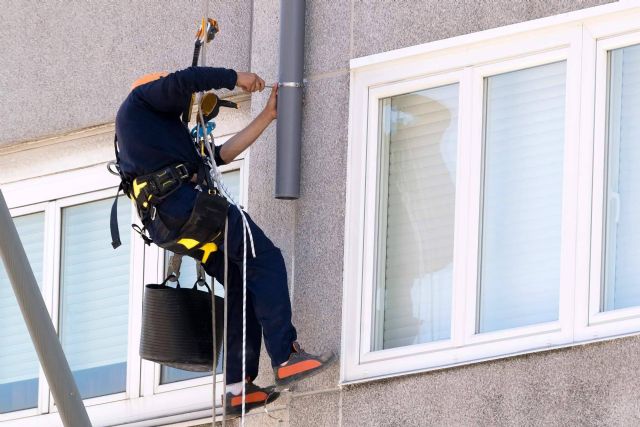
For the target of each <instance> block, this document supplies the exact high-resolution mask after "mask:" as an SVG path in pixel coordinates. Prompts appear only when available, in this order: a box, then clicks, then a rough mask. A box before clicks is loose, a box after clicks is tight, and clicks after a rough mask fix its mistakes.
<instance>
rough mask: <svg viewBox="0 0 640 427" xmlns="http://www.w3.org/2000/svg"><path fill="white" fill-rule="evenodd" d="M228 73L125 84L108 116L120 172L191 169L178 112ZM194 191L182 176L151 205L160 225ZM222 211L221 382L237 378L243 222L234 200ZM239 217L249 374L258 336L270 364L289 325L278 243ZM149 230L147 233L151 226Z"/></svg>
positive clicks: (177, 224)
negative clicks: (224, 340) (225, 310)
mask: <svg viewBox="0 0 640 427" xmlns="http://www.w3.org/2000/svg"><path fill="white" fill-rule="evenodd" d="M236 80H237V75H236V72H235V71H233V70H229V69H225V68H212V67H190V68H187V69H185V70H181V71H177V72H175V73H172V74H169V75H168V76H166V77H163V78H161V79H159V80H155V81H153V82H150V83H146V84H144V85H142V86H138V87H137V88H135V89H134V90H133V91H131V93H130V94H129V96H127V98H126V99H125V100H124V102H123V103H122V106H121V107H120V109H119V110H118V114H117V116H116V135H117V138H118V148H119V153H120V168H121V170H122V171H123V172H124V173H125V174H126V175H127V176H130V177H137V176H141V175H146V174H149V173H152V172H155V171H157V170H159V169H162V168H164V167H166V166H169V165H174V164H176V163H185V164H188V165H190V166H191V168H190V169H191V170H193V171H197V170H198V166H199V164H200V162H201V160H200V158H199V155H198V153H197V151H196V149H195V148H194V146H193V142H192V140H191V136H190V135H189V130H188V128H187V127H186V126H185V125H184V124H183V123H182V121H181V119H180V115H181V113H182V112H183V111H184V110H185V109H186V108H187V106H188V105H189V102H190V98H191V95H192V94H193V93H195V92H199V91H204V90H210V89H220V88H227V89H233V88H234V87H235V85H236ZM215 161H216V164H221V163H223V162H222V159H221V158H220V155H219V149H216V153H215ZM197 192H198V190H197V189H196V187H195V184H191V183H185V184H183V185H182V186H181V187H180V188H179V189H178V190H177V191H176V192H175V193H173V194H171V195H170V196H169V197H167V199H165V200H163V201H162V202H161V203H160V204H159V205H158V206H157V212H158V215H159V216H160V217H161V218H162V220H163V222H164V223H165V224H166V225H167V226H168V227H170V228H173V229H175V230H179V229H180V228H181V227H182V225H183V224H184V223H185V222H186V221H187V219H188V218H189V215H190V213H191V210H192V209H193V206H194V203H195V199H196V195H197ZM227 216H228V223H229V226H228V239H227V252H228V258H229V274H228V285H227V289H226V290H225V294H226V297H227V298H228V301H227V303H228V307H229V314H228V315H229V317H228V331H227V334H228V345H229V350H228V354H227V383H236V382H240V381H241V380H242V262H243V236H242V234H243V228H242V218H241V216H240V213H239V211H238V209H237V208H236V207H234V206H231V207H230V208H229V212H228V215H227ZM247 220H248V222H249V225H250V227H251V232H252V234H253V239H254V244H255V251H256V257H255V258H254V257H252V256H251V250H250V248H248V250H247V254H248V257H247V341H246V374H247V376H248V377H250V379H254V378H255V377H256V376H257V375H258V362H259V358H260V346H261V341H262V339H261V338H262V335H264V340H265V347H266V349H267V352H268V353H269V356H270V358H271V362H272V365H273V366H277V365H279V364H281V363H283V362H285V361H287V360H288V359H289V355H290V353H291V344H292V343H293V341H295V340H296V330H295V328H294V327H293V324H292V323H291V303H290V300H289V291H288V287H287V272H286V268H285V265H284V260H283V258H282V254H281V252H280V249H278V248H277V247H276V246H275V245H274V244H273V243H272V242H271V240H269V238H268V237H267V236H266V235H265V234H264V232H263V231H262V230H261V229H260V227H258V226H257V225H256V224H255V223H254V222H253V221H252V220H251V218H250V217H249V216H248V215H247ZM149 234H150V236H151V238H152V239H153V238H154V235H153V234H154V230H153V227H151V228H150V229H149ZM247 244H249V238H248V236H247ZM220 249H221V250H219V251H218V252H214V253H213V254H212V255H211V256H210V257H209V259H208V260H207V263H206V264H205V265H204V268H205V270H206V271H207V273H208V274H209V275H211V276H213V277H215V278H216V279H217V280H218V281H219V282H220V283H224V279H223V278H224V254H223V252H222V247H221V248H220Z"/></svg>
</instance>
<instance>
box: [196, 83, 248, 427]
mask: <svg viewBox="0 0 640 427" xmlns="http://www.w3.org/2000/svg"><path fill="white" fill-rule="evenodd" d="M201 102H202V93H198V96H197V103H198V119H197V120H196V140H198V139H199V138H200V130H202V135H203V142H204V147H205V148H206V150H207V154H208V156H207V160H206V161H207V163H208V166H209V171H210V174H211V179H212V180H213V182H215V184H216V186H217V187H218V190H219V191H220V192H221V193H222V194H223V195H225V196H226V197H227V198H228V199H229V200H230V201H231V204H232V205H233V206H234V207H235V208H236V209H238V212H240V217H241V218H242V412H241V423H240V425H241V426H243V427H244V421H245V409H246V406H245V401H246V392H247V390H246V364H247V363H246V362H247V360H246V359H247V234H249V242H250V244H251V255H252V256H253V258H255V257H256V249H255V244H254V241H253V233H252V232H251V227H250V226H249V221H248V220H247V217H246V215H245V213H244V211H243V210H242V207H241V206H240V205H239V204H238V202H237V201H236V200H235V199H234V197H233V195H232V194H231V192H230V191H229V189H228V188H227V187H226V186H225V185H224V182H223V180H222V173H221V172H220V170H219V169H218V166H217V165H216V162H215V152H214V150H213V147H212V145H213V140H212V138H211V137H210V136H209V135H208V134H207V125H206V123H205V121H204V116H203V114H202V109H201V108H200V107H201ZM225 245H226V239H225ZM226 257H227V252H226V250H225V258H226ZM225 285H226V284H225ZM225 297H226V288H225ZM225 334H226V331H225ZM214 369H215V368H214ZM214 383H215V380H214ZM213 387H214V393H215V384H214V386H213ZM224 393H225V395H226V390H224ZM214 408H215V395H214ZM223 412H224V410H223ZM214 417H215V411H214Z"/></svg>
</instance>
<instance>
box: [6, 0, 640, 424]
mask: <svg viewBox="0 0 640 427" xmlns="http://www.w3.org/2000/svg"><path fill="white" fill-rule="evenodd" d="M306 8H307V12H306V33H305V64H304V65H305V72H304V76H305V87H304V101H303V123H302V129H303V131H302V160H301V197H300V198H299V199H298V200H295V201H284V200H276V199H274V197H273V193H274V178H275V147H276V132H275V125H272V126H271V127H269V128H268V129H267V131H266V132H265V133H264V134H263V136H262V137H261V138H260V139H259V140H258V141H257V142H256V143H255V144H254V145H253V146H252V147H251V149H250V150H249V151H248V152H247V153H244V154H243V155H242V156H240V158H239V159H237V160H236V161H235V162H233V163H232V164H230V165H228V166H225V168H224V169H223V172H224V174H225V181H226V183H227V184H228V186H229V187H230V189H231V190H232V192H233V193H234V194H235V195H236V196H237V198H238V199H239V200H240V201H241V202H242V203H243V204H244V205H245V206H246V208H247V210H248V212H250V214H251V215H252V217H253V218H254V220H256V222H257V223H258V224H260V225H261V226H262V227H263V228H264V229H265V231H266V232H267V234H268V235H269V236H270V237H271V238H272V240H274V242H275V243H276V244H277V245H278V246H279V247H280V248H281V249H282V251H283V255H284V257H285V262H286V264H287V270H288V273H289V286H290V295H291V299H292V304H293V313H294V324H295V325H296V327H297V328H298V333H299V340H300V342H301V344H302V345H303V347H305V348H306V349H308V350H309V351H312V352H314V351H321V350H325V349H331V350H333V351H335V352H336V353H337V354H338V355H339V363H337V364H335V365H334V366H333V367H332V368H331V369H328V370H327V371H325V372H323V373H322V374H320V375H318V376H316V377H313V378H312V379H309V380H307V381H305V382H303V383H300V384H299V385H296V387H295V388H294V389H293V390H291V392H288V393H284V394H283V395H282V397H281V398H280V399H278V400H277V401H276V402H274V403H273V404H272V405H270V407H269V408H270V409H269V413H268V414H266V413H264V412H261V411H254V412H252V413H250V415H249V416H248V417H247V425H260V426H262V425H265V426H269V425H282V424H285V425H286V424H288V425H292V426H307V425H308V426H324V425H326V426H337V425H340V426H342V425H344V426H361V425H362V426H365V425H376V426H378V425H380V426H387V425H389V426H393V425H403V426H404V425H415V426H426V425H433V426H441V425H446V426H472V425H473V426H475V425H560V424H565V425H637V424H638V423H640V408H639V407H638V403H637V398H636V393H635V389H636V387H635V385H636V384H637V383H638V381H639V380H640V374H639V372H640V370H638V369H637V360H638V357H637V353H638V351H639V350H640V340H639V339H638V336H637V335H638V332H640V283H638V279H637V277H640V275H638V274H635V273H640V272H637V271H636V269H640V267H638V263H637V262H635V256H634V255H635V254H636V253H637V248H638V247H637V243H636V242H637V241H638V239H637V238H636V237H638V236H636V234H640V229H639V228H638V226H637V225H636V221H635V217H636V215H635V213H636V206H637V205H638V204H637V203H636V200H635V199H636V198H637V197H640V188H636V186H637V184H636V183H637V182H640V180H638V179H635V178H634V177H635V174H636V173H637V172H636V171H637V170H638V168H637V167H634V165H636V164H638V163H636V162H640V150H637V149H636V145H637V144H635V140H636V139H637V138H636V136H637V135H638V132H639V131H638V127H637V124H636V122H637V120H634V119H635V118H636V117H637V116H638V114H640V102H638V101H637V98H638V96H637V95H638V91H640V2H639V1H636V0H634V1H619V2H608V1H597V0H588V1H587V0H584V1H563V0H552V1H551V0H549V1H537V0H535V1H534V0H531V1H503V0H492V1H432V0H414V1H391V0H385V1H356V0H351V1H349V0H337V1H317V0H307V1H306ZM205 10H206V11H208V14H209V16H211V17H214V18H216V19H217V20H218V21H219V23H220V28H221V32H220V34H219V35H218V36H217V37H216V39H215V40H214V41H213V42H212V43H211V44H209V45H208V46H207V48H206V52H205V55H206V63H207V64H208V65H214V66H224V67H228V68H234V69H237V70H241V71H246V70H250V71H253V72H256V73H258V74H259V75H261V76H262V77H263V78H264V79H265V80H266V81H267V82H275V81H277V79H278V55H279V51H278V47H279V34H278V33H279V16H280V9H279V2H278V1H276V0H259V1H250V0H240V1H235V2H225V1H209V2H202V1H198V2H196V1H194V2H190V3H188V4H186V5H185V4H182V3H181V4H177V3H176V4H173V3H171V4H162V5H159V4H158V3H157V2H151V1H142V0H140V1H134V2H131V3H125V2H122V3H102V2H82V3H78V4H74V5H73V6H71V5H67V4H62V3H58V2H44V3H36V2H34V3H31V2H28V3H18V2H15V3H11V4H9V5H8V6H7V9H6V10H5V13H4V16H5V17H6V18H7V19H6V20H5V21H6V23H5V25H3V26H2V27H1V28H0V39H1V40H2V42H3V43H2V44H0V53H1V57H2V58H3V65H4V66H3V67H2V68H1V69H0V93H2V94H3V95H4V97H3V100H4V101H5V102H3V103H2V104H0V109H1V110H2V111H3V113H4V114H3V116H4V117H5V120H4V121H3V123H2V132H1V135H0V144H1V145H0V154H1V155H0V189H1V190H2V192H3V194H4V196H5V198H6V200H7V202H8V204H9V207H10V208H11V212H12V214H13V216H14V217H15V218H16V225H17V227H18V230H19V232H20V234H21V238H22V239H23V244H24V246H25V248H26V249H27V250H28V253H29V256H30V260H31V263H32V266H33V268H34V272H35V274H36V277H37V279H38V282H39V285H40V287H41V289H42V291H43V295H44V298H45V301H46V303H47V306H48V308H49V310H50V312H51V314H52V318H53V319H55V321H54V325H56V327H57V329H58V331H59V333H60V337H61V341H62V344H63V348H64V349H65V352H66V354H67V357H68V359H69V362H70V364H71V367H72V370H73V371H74V373H75V375H76V380H77V382H78V385H79V387H80V390H81V393H82V394H83V397H85V398H86V400H85V402H86V405H87V408H88V411H89V415H90V417H91V419H92V421H93V422H94V425H105V426H106V425H131V426H158V425H173V426H194V425H201V424H207V423H210V422H211V420H210V414H211V406H212V404H211V402H212V391H211V389H212V383H211V382H212V377H211V376H204V377H202V376H198V375H191V374H187V373H185V372H181V371H177V370H173V369H168V368H165V367H161V366H159V365H156V364H153V363H151V362H148V361H144V360H141V359H140V357H139V355H138V345H139V341H140V327H141V302H142V295H143V288H144V284H145V283H159V282H160V281H161V280H162V277H163V275H164V264H165V258H166V255H165V254H164V253H163V252H162V251H160V250H159V249H158V248H157V247H154V246H152V247H148V246H145V245H144V244H143V242H142V241H141V239H139V238H138V237H137V235H135V233H122V234H123V247H122V248H119V249H118V250H117V251H115V252H114V251H113V250H112V249H111V246H110V245H109V242H110V240H109V238H110V237H109V233H108V224H109V222H108V214H109V209H110V206H111V201H112V199H113V196H115V193H116V187H117V184H118V182H117V179H116V178H115V177H113V176H112V175H109V174H108V172H107V170H106V167H105V166H106V163H107V162H108V161H110V160H113V157H114V154H113V120H114V117H115V112H116V111H117V108H118V106H119V104H120V102H121V101H122V99H123V98H124V97H125V96H126V94H127V92H128V90H129V85H130V83H131V82H132V81H133V80H135V79H136V78H137V77H138V76H139V75H141V74H144V73H147V72H151V71H157V70H175V69H179V68H183V67H186V66H187V65H189V64H190V61H191V54H192V52H191V49H192V43H193V34H194V32H195V29H196V28H195V27H196V22H198V21H199V19H200V18H201V17H202V14H203V13H204V11H205ZM25 52H26V55H25ZM221 96H223V97H225V98H228V99H231V100H234V101H235V102H237V103H238V104H239V106H240V108H239V109H238V110H235V111H230V110H226V111H223V113H221V115H220V116H219V117H218V118H217V119H216V123H217V127H216V130H215V135H216V137H217V142H218V143H222V142H224V141H225V140H226V139H228V138H230V137H231V136H232V135H233V134H234V133H236V132H237V131H239V130H240V129H242V128H243V127H244V126H245V125H247V124H248V123H249V122H250V120H251V118H252V117H254V116H255V115H256V114H257V113H258V112H259V111H260V110H261V108H262V106H263V105H264V103H265V102H266V99H267V97H268V93H267V91H265V92H263V93H257V94H253V95H247V94H243V93H241V92H238V91H233V92H228V91H222V92H221ZM119 216H120V218H121V221H120V223H121V227H122V224H125V223H126V221H127V220H128V219H129V218H133V213H132V211H131V208H130V204H128V203H121V204H120V208H119ZM122 229H123V230H124V229H125V227H122ZM129 234H130V235H129ZM183 272H184V276H183V282H189V281H193V280H194V274H195V273H194V272H193V266H192V265H190V264H188V263H185V265H184V266H183ZM2 273H3V276H1V283H2V287H1V288H0V318H2V322H3V325H5V327H4V328H3V331H0V343H3V345H2V348H3V349H2V351H1V352H0V362H1V363H0V423H3V424H6V425H15V426H43V425H47V426H48V425H52V426H55V425H61V423H60V420H59V416H58V414H57V413H56V409H55V405H54V403H53V402H52V399H51V397H50V392H49V388H48V385H47V384H46V380H45V378H44V375H43V373H42V370H41V369H40V368H39V365H38V361H37V358H36V356H35V353H34V351H33V348H32V347H31V344H30V340H29V336H28V334H27V333H26V328H25V327H24V324H23V321H22V319H21V317H20V313H19V310H18V308H17V306H16V304H15V300H14V299H13V295H12V291H11V288H10V286H8V282H7V278H6V275H5V274H4V271H3V272H2ZM216 289H217V292H222V289H221V287H219V286H217V287H216ZM262 362H263V363H262V368H261V374H260V376H259V377H258V380H257V382H258V383H259V384H262V385H267V384H271V383H272V381H273V374H272V371H271V368H270V364H269V360H268V358H267V357H266V356H264V357H263V359H262ZM218 379H219V380H221V378H220V376H218ZM234 423H236V422H234Z"/></svg>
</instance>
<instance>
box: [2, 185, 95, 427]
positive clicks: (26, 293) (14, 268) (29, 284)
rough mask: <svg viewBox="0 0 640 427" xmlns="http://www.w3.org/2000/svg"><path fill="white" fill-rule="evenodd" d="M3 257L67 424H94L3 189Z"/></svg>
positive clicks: (71, 425)
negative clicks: (83, 400) (64, 351)
mask: <svg viewBox="0 0 640 427" xmlns="http://www.w3.org/2000/svg"><path fill="white" fill-rule="evenodd" d="M0 257H2V261H3V262H4V267H5V269H6V270H7V275H8V276H9V281H10V282H11V286H12V287H13V291H14V292H15V294H16V299H17V300H18V305H19V306H20V311H21V312H22V317H24V320H25V323H26V324H27V329H28V330H29V335H31V340H32V341H33V346H34V347H35V349H36V353H38V359H40V364H41V365H42V369H43V370H44V374H45V376H46V377H47V381H48V382H49V385H50V387H51V393H52V394H53V400H54V401H55V402H56V406H57V407H58V410H59V411H60V418H61V419H62V423H63V424H64V425H65V426H67V427H79V426H82V427H91V422H90V421H89V416H88V415H87V410H86V409H85V407H84V405H83V403H82V398H81V397H80V393H79V392H78V387H77V386H76V383H75V381H74V380H73V375H72V374H71V369H70V368H69V364H68V363H67V359H66V358H65V356H64V353H63V351H62V345H60V341H59V340H58V335H57V334H56V331H55V329H54V328H53V323H52V322H51V318H50V317H49V312H48V311H47V307H46V306H45V304H44V299H42V294H41V293H40V289H38V283H37V282H36V278H35V276H34V275H33V270H32V269H31V266H30V265H29V260H28V259H27V254H26V253H25V251H24V247H23V246H22V243H21V242H20V237H19V236H18V231H17V230H16V227H15V224H14V223H13V219H12V218H11V214H10V213H9V209H8V208H7V203H6V202H5V200H4V196H3V195H2V191H0Z"/></svg>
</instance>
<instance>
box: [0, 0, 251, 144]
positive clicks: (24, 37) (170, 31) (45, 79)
mask: <svg viewBox="0 0 640 427" xmlns="http://www.w3.org/2000/svg"><path fill="white" fill-rule="evenodd" d="M251 4H252V2H251V0H234V1H232V2H229V1H224V0H210V1H209V3H208V10H209V15H210V16H212V17H215V18H217V19H218V21H219V24H220V29H221V31H220V34H219V36H218V37H217V38H216V40H214V41H213V42H212V44H209V49H208V51H207V64H210V65H216V66H225V67H229V68H235V69H241V70H245V69H247V68H248V67H249V52H250V46H251V38H250V28H251ZM204 5H205V3H204V2H203V1H202V0H191V1H180V2H178V1H173V2H164V1H163V2H159V1H154V0H132V1H113V0H111V1H101V0H90V1H76V2H73V3H69V2H65V1H61V0H48V1H37V0H8V1H3V2H2V25H0V41H1V43H0V58H2V60H1V63H2V66H1V67H0V99H1V100H2V102H0V116H2V117H3V118H4V120H3V123H2V125H1V126H0V129H2V132H0V144H3V143H5V144H6V143H11V142H17V141H24V140H29V139H34V138H36V137H40V136H43V135H51V134H56V133H60V132H66V131H70V130H74V129H79V128H84V127H89V126H93V125H97V124H101V123H107V122H111V121H113V119H114V117H115V112H116V110H117V107H118V106H119V104H120V102H121V101H122V99H123V97H124V95H126V93H127V92H128V90H129V86H130V84H131V82H132V81H133V80H135V79H136V78H137V77H138V76H139V75H141V74H144V73H147V72H152V71H158V70H169V71H171V70H175V69H178V68H184V67H186V66H189V65H191V58H192V55H193V41H194V35H195V31H196V27H197V25H196V22H198V21H199V19H200V18H201V16H202V11H203V9H204Z"/></svg>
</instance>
